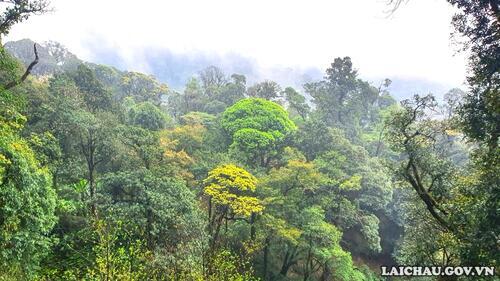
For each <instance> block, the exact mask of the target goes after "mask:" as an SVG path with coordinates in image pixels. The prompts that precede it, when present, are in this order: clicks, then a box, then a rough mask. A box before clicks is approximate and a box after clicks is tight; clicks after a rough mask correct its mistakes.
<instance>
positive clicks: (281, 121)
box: [221, 98, 296, 167]
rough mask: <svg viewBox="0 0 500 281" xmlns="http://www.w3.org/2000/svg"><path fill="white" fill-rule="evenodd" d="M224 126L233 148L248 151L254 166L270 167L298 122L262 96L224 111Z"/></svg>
mask: <svg viewBox="0 0 500 281" xmlns="http://www.w3.org/2000/svg"><path fill="white" fill-rule="evenodd" d="M221 124H222V127H223V128H224V130H225V131H226V132H227V133H228V134H229V135H230V136H231V138H232V141H233V143H232V147H233V148H235V149H237V151H241V152H243V153H244V157H245V158H246V161H248V163H249V164H251V165H253V166H258V165H260V166H261V167H268V166H269V164H270V162H271V160H273V159H274V158H275V157H276V156H277V155H278V152H279V151H280V150H281V149H282V147H283V144H284V143H285V140H286V138H287V137H288V136H290V135H291V134H292V133H293V132H294V131H295V130H296V126H295V124H294V123H293V122H292V121H291V120H290V119H289V118H288V114H287V112H286V111H285V110H284V109H283V108H282V107H281V106H279V105H278V104H276V103H273V102H270V101H267V100H264V99H259V98H248V99H244V100H241V101H239V102H237V103H236V104H234V105H233V106H231V107H229V108H227V109H226V110H225V111H224V113H223V114H222V120H221Z"/></svg>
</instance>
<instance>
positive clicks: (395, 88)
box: [5, 39, 460, 100]
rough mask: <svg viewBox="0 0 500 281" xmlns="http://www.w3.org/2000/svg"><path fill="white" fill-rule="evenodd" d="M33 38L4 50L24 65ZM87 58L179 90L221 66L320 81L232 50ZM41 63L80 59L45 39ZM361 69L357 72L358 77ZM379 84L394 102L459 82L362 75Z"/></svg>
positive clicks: (97, 53) (45, 68) (316, 73)
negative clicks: (386, 86)
mask: <svg viewBox="0 0 500 281" xmlns="http://www.w3.org/2000/svg"><path fill="white" fill-rule="evenodd" d="M33 44H34V42H33V41H32V40H29V39H23V40H19V41H11V42H7V43H6V44H5V48H6V49H7V51H9V52H10V53H11V54H12V55H14V56H15V57H17V58H18V59H20V60H21V61H22V62H23V63H24V64H25V65H28V64H29V63H30V62H31V61H32V60H33V58H34V55H33ZM86 47H87V48H88V49H89V51H90V53H91V54H92V56H91V59H90V60H91V61H92V62H93V63H97V64H104V65H108V66H112V67H114V68H116V69H117V71H118V70H122V71H128V70H134V71H139V72H144V73H147V74H149V75H153V76H155V77H156V78H157V79H158V80H159V81H161V82H163V83H166V84H167V85H168V86H169V87H170V88H171V89H174V90H178V91H181V90H182V89H183V88H184V85H185V84H186V82H187V81H188V80H189V79H190V78H191V77H193V76H196V75H197V74H198V72H199V71H200V70H202V69H204V68H206V67H208V66H210V65H215V66H217V67H220V68H221V69H222V70H223V71H224V72H225V73H227V74H228V75H230V74H232V73H238V74H243V75H245V76H246V77H247V82H248V83H247V84H248V85H251V84H253V83H255V82H259V81H263V80H273V81H276V82H278V83H279V84H280V85H281V86H282V87H287V86H291V87H294V88H296V89H299V90H302V85H303V84H305V83H308V82H312V81H318V80H320V79H322V77H323V73H324V70H321V69H319V68H307V69H299V68H291V67H284V66H276V67H270V68H264V67H261V66H259V65H258V63H257V62H255V61H254V60H252V59H250V58H247V57H244V56H241V55H236V54H228V55H215V54H210V53H187V54H177V53H173V52H171V51H170V50H168V49H160V48H148V47H145V48H144V50H142V52H141V53H139V54H135V55H132V56H131V57H130V56H129V57H126V58H125V57H122V56H121V55H120V53H118V52H117V51H116V50H115V49H113V48H107V47H103V46H99V45H95V44H92V45H88V46H86ZM38 52H39V56H40V63H39V64H38V65H37V66H36V67H35V68H34V74H35V75H50V74H53V73H57V72H61V71H66V70H72V69H75V68H76V66H77V65H78V64H80V63H82V62H83V61H82V60H80V59H79V58H78V57H77V56H76V55H75V54H73V53H71V52H70V51H69V50H67V49H66V48H65V47H63V46H62V45H61V44H60V43H57V42H53V41H49V42H46V43H42V44H39V45H38ZM362 72H363V71H362V69H361V70H360V73H361V75H362ZM362 78H363V79H366V80H368V81H372V82H373V83H374V84H375V85H378V83H380V82H381V81H383V79H384V78H390V79H391V80H392V82H393V83H392V84H391V86H390V88H389V91H390V92H391V94H392V95H393V96H394V97H395V98H396V99H398V100H402V99H405V98H408V97H411V96H413V95H414V94H421V95H423V94H428V93H433V94H434V95H436V96H437V97H438V98H441V97H442V96H443V95H444V94H445V93H446V92H447V91H448V90H450V89H451V88H453V87H457V86H460V85H448V84H445V83H438V82H433V81H427V80H422V79H412V78H401V77H376V78H373V77H362Z"/></svg>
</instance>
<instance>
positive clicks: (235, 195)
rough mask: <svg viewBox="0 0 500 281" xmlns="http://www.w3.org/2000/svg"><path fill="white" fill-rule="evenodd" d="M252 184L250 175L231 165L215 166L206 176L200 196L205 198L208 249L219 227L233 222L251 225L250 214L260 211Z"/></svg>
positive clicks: (216, 238) (213, 244) (253, 183)
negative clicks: (207, 220) (243, 221)
mask: <svg viewBox="0 0 500 281" xmlns="http://www.w3.org/2000/svg"><path fill="white" fill-rule="evenodd" d="M256 184H257V179H256V178H255V177H254V176H253V175H252V174H250V173H249V172H248V171H246V170H245V169H243V168H240V167H238V166H236V165H233V164H227V165H221V166H218V167H216V168H214V169H213V170H211V171H210V172H209V173H208V177H207V178H206V179H205V180H204V185H205V188H204V194H205V195H206V196H208V216H209V232H210V234H211V238H212V241H211V244H212V246H215V244H216V243H217V240H218V237H219V232H220V228H221V225H223V224H227V223H228V221H231V220H236V219H242V220H245V221H248V222H249V223H251V222H252V220H251V218H252V217H253V216H254V214H258V213H261V212H262V211H263V210H264V206H263V205H262V204H261V202H260V201H259V199H258V198H257V197H255V196H254V192H255V188H256Z"/></svg>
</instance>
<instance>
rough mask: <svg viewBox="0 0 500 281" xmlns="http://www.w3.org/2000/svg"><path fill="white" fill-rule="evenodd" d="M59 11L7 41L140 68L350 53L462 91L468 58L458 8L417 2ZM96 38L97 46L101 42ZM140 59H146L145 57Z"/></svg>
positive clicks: (78, 1) (108, 6)
mask: <svg viewBox="0 0 500 281" xmlns="http://www.w3.org/2000/svg"><path fill="white" fill-rule="evenodd" d="M52 3H53V6H54V8H55V11H54V12H53V13H51V14H49V15H43V16H37V17H32V18H30V19H29V20H28V21H27V22H25V23H22V24H18V25H16V26H15V27H14V28H13V30H12V31H11V34H10V35H9V36H8V37H7V39H8V40H17V39H21V38H27V37H29V38H32V39H34V40H36V41H45V40H55V41H59V42H61V43H63V44H64V45H66V46H67V47H68V48H69V49H70V50H71V51H73V52H75V53H76V54H77V55H78V56H80V57H82V58H84V59H89V58H92V54H91V53H89V51H88V50H87V49H86V48H85V46H88V45H89V44H91V45H94V46H108V47H113V48H114V49H116V52H117V53H119V54H120V55H121V57H122V58H123V59H124V60H125V63H126V64H127V65H130V67H131V68H134V69H147V65H140V57H141V54H142V53H143V52H144V49H145V48H144V47H154V48H166V49H169V50H171V51H172V52H174V53H192V52H197V51H202V52H205V53H206V52H211V53H214V54H217V55H224V54H227V53H236V54H239V55H242V56H245V57H250V58H253V59H255V61H257V62H258V63H259V65H261V66H263V67H274V66H277V65H281V66H286V67H288V66H290V67H301V68H306V67H318V68H320V69H324V68H326V67H327V66H328V64H329V63H330V62H331V61H333V58H335V57H338V56H347V55H348V56H351V57H352V59H353V61H354V63H355V66H356V67H357V68H359V69H360V73H361V74H363V76H365V77H393V76H398V77H410V78H416V79H426V80H429V81H437V82H440V83H446V84H450V85H457V86H458V85H460V84H461V83H462V82H463V80H464V77H465V59H464V57H463V55H458V56H454V54H455V50H456V47H454V46H452V45H451V43H450V40H449V34H450V32H451V26H450V20H451V16H452V14H453V9H452V7H451V6H449V4H448V3H447V2H446V1H444V0H412V1H409V3H408V4H406V5H403V6H402V7H401V8H400V9H399V10H398V11H397V12H396V13H395V14H394V15H392V16H389V17H388V14H387V13H386V11H387V10H388V6H386V3H387V1H385V0H303V1H298V0H252V1H243V0H212V1H208V0H182V1H180V0H178V1H160V0H158V1H154V0H144V1H126V0H105V1H104V0H85V1H83V0H52ZM96 40H98V42H96ZM138 58H139V59H138Z"/></svg>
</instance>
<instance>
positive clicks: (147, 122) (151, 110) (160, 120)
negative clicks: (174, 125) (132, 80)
mask: <svg viewBox="0 0 500 281" xmlns="http://www.w3.org/2000/svg"><path fill="white" fill-rule="evenodd" d="M128 118H129V122H130V124H132V125H136V126H140V127H142V128H144V129H147V130H152V131H158V130H161V129H164V128H165V127H166V126H167V124H168V123H170V120H169V118H168V116H167V115H166V114H165V113H164V112H163V111H162V110H161V109H159V108H158V107H156V106H155V105H153V104H152V103H150V102H142V103H138V104H135V105H133V106H132V107H131V108H130V109H129V112H128Z"/></svg>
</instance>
